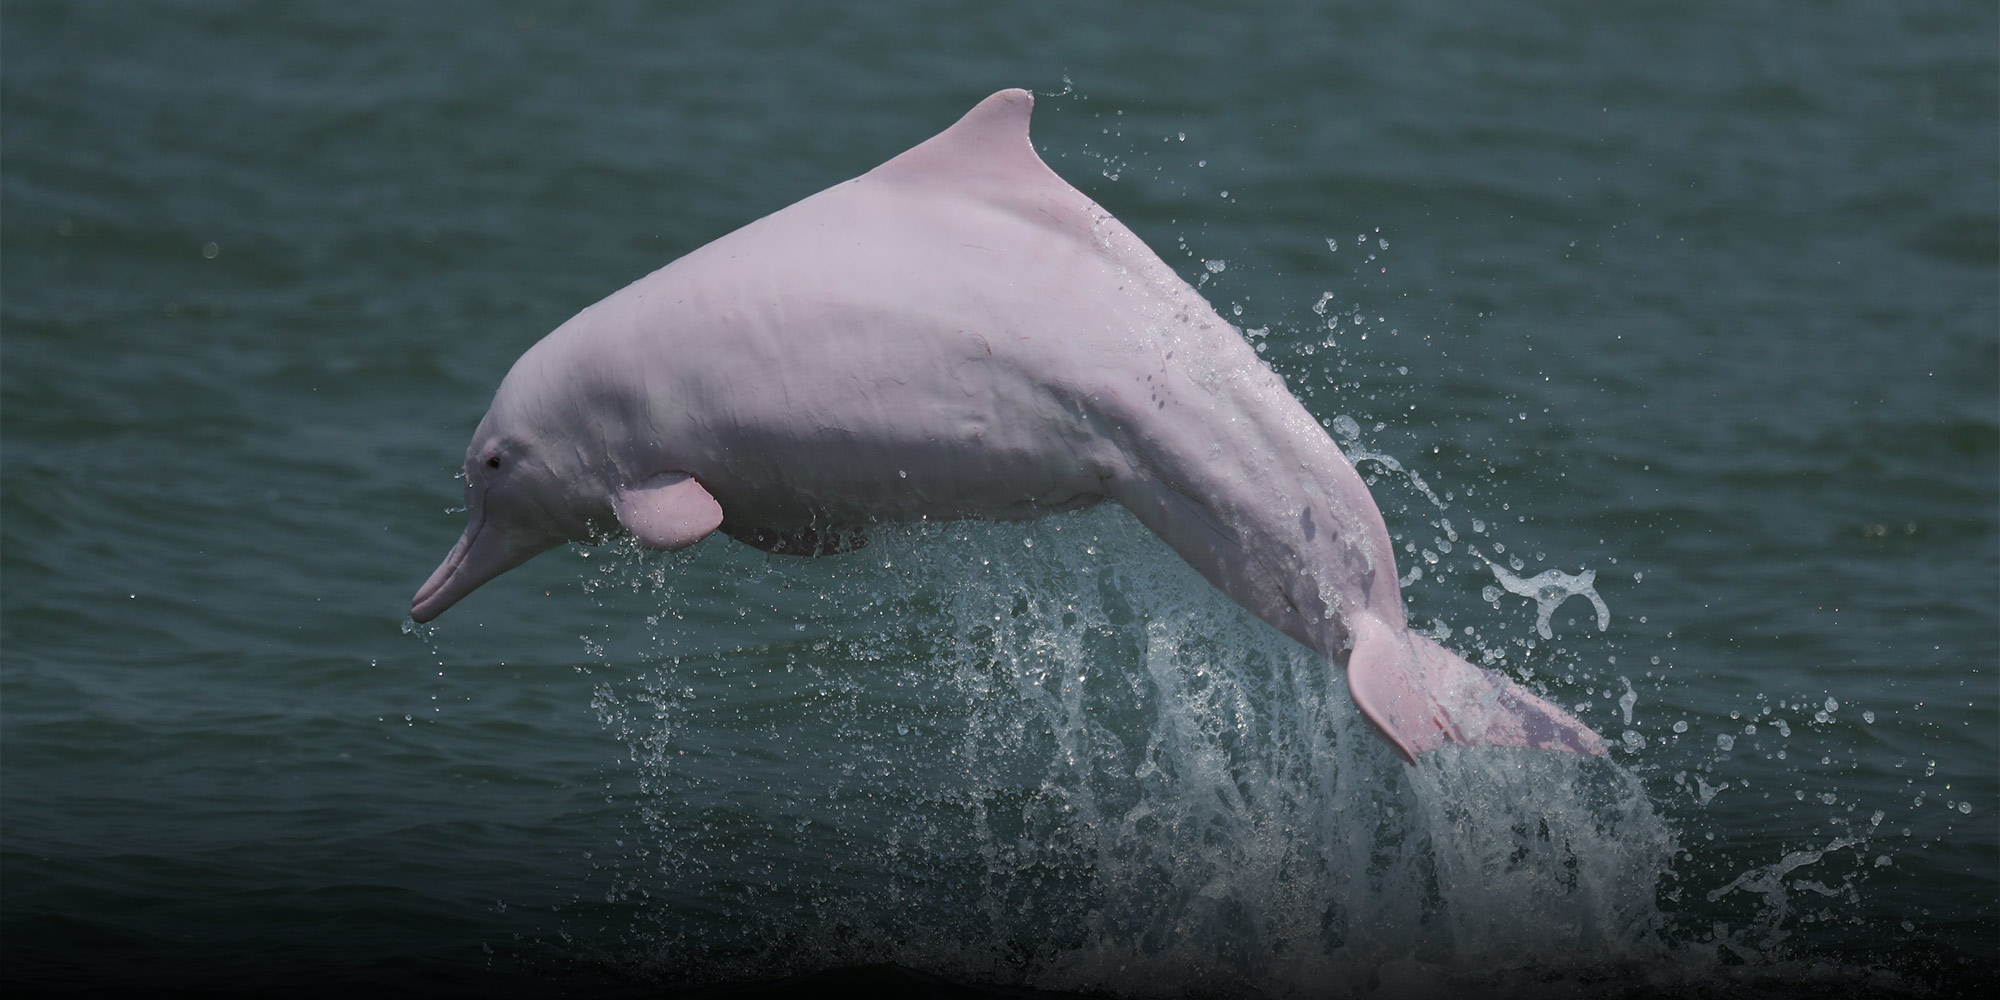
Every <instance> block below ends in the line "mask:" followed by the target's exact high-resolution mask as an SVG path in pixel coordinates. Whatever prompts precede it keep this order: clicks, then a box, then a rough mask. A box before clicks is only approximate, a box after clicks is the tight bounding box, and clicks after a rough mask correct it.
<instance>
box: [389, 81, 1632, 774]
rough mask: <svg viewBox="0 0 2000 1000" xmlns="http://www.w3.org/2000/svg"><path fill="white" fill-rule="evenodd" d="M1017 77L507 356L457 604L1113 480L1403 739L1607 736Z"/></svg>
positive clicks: (1150, 523)
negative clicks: (1155, 240)
mask: <svg viewBox="0 0 2000 1000" xmlns="http://www.w3.org/2000/svg"><path fill="white" fill-rule="evenodd" d="M1033 105H1034V99H1033V97H1031V96H1030V95H1029V94H1028V93H1027V92H1026V91H1022V90H1006V91H1002V92H1000V93H998V94H994V95H993V96H992V97H989V98H987V99H986V100H984V101H982V102H980V104H979V106H977V107H975V108H973V109H972V110H971V111H970V112H968V113H967V114H966V115H965V117H963V118H961V119H959V121H958V123H957V124H955V125H953V126H952V127H950V128H948V129H946V130H945V131H944V132H943V133H941V134H939V135H938V136H936V137H935V138H933V139H931V140H929V141H928V142H925V143H923V144H921V145H919V146H917V147H916V148H914V149H911V150H909V151H908V152H906V153H903V154H902V155H901V156H898V157H896V158H895V159H892V160H890V161H889V162H887V163H884V164H882V165H881V166H879V167H877V168H875V169H874V170H871V171H869V172H868V173H866V174H863V175H862V176H860V177H857V178H855V179H853V180H850V181H847V182H846V183H844V184H839V185H836V186H835V187H833V188H830V189H828V190H826V191H822V192H820V193H819V194H816V195H814V196H812V197H810V198H807V199H806V200H804V201H801V202H799V203H798V204H796V205H793V206H791V207H789V208H786V209H784V210H782V211H779V212H777V213H775V214H773V215H770V216H766V217H765V218H762V219H759V220H757V221H756V222H753V223H751V224H749V225H747V226H744V227H743V228H742V229H739V230H737V231H736V232H733V233H731V234H729V235H727V236H724V237H722V238H721V239H718V240H716V241H715V242H713V243H710V244H708V245H707V246H704V247H702V248H701V249H699V250H696V251H694V252H693V253H690V254H688V255H687V256H685V257H682V258H681V259H679V260H676V261H674V262H673V263H671V264H668V265H667V266H666V267H663V268H661V269H660V270H658V271H655V272H653V273H652V274H650V275H648V276H646V277H644V278H641V279H639V280H638V281H636V282H633V283H632V284H631V285H629V286H627V287H625V288H624V289H622V290H620V291H618V292H617V293H615V294H613V295H612V296H611V297H609V298H607V299H605V300H604V301H602V302H599V303H597V304H596V305H593V306H591V307H590V308H588V309H585V310H584V311H583V312H581V313H579V314H577V316H576V317H575V318H573V319H571V320H570V321H569V322H567V323H564V324H563V325H562V326H560V327H558V328H557V329H556V330H555V332H554V333H551V334H549V335H548V337H546V338H544V339H543V340H542V341H541V342H540V343H538V344H536V345H535V346H534V347H532V348H530V349H529V350H528V352H527V353H526V354H525V355H522V357H521V359H520V360H519V361H517V362H515V364H514V367H513V370H512V371H510V372H508V373H507V377H506V379H505V380H504V381H502V382H501V383H500V389H499V391H498V392H497V393H496V394H495V395H494V399H493V406H492V408H491V409H490V410H488V411H487V414H486V418H485V419H484V420H482V421H480V423H479V429H478V430H477V431H476V432H474V434H473V436H472V445H471V447H470V448H469V449H468V450H467V451H466V455H465V505H466V509H467V514H468V519H469V523H468V524H467V525H466V529H465V535H464V537H462V538H460V539H459V542H458V544H457V545H456V546H455V547H453V549H452V550H451V554H450V555H449V556H447V557H445V561H444V564H443V565H441V566H439V567H438V569H437V572H435V573H433V574H431V577H430V579H429V580H428V581H427V582H425V583H424V585H423V587H422V589H420V590H418V591H417V594H416V599H415V602H414V605H413V607H412V608H411V615H412V616H413V617H414V618H415V619H416V620H417V621H420V622H423V621H429V620H431V619H433V618H435V617H437V616H438V615H439V614H440V613H442V612H443V611H444V610H445V609H446V608H449V607H451V606H452V605H453V604H454V603H456V602H457V601H458V600H459V599H460V598H463V597H464V596H465V595H466V594H469V593H471V592H472V591H473V590H474V589H476V588H478V587H479V586H480V585H481V584H483V583H485V582H486V581H488V580H491V579H493V578H494V577H495V576H498V575H500V574H501V573H504V572H506V571H507V570H509V569H512V568H513V567H515V566H518V565H520V564H521V563H523V562H525V561H527V560H528V559H529V558H530V557H532V556H534V555H535V554H537V553H539V552H542V551H544V550H546V549H549V548H552V547H554V546H556V545H559V544H561V543H563V542H566V541H572V540H583V539H588V538H592V537H602V536H603V535H604V534H605V533H607V532H610V531H613V530H616V528H617V527H620V526H622V527H623V529H624V530H626V531H629V532H631V533H632V534H633V535H635V536H637V538H638V540H639V542H640V543H641V544H643V545H646V546H649V547H652V548H656V549H669V550H671V549H678V548H682V547H684V546H687V545H691V544H693V543H694V542H696V541H698V540H700V539H701V538H703V537H705V536H707V535H708V534H710V533H711V532H714V531H716V530H717V529H720V530H721V531H723V532H724V533H726V534H729V535H731V536H732V537H735V538H737V539H739V540H741V541H744V542H747V543H749V544H751V545H756V546H759V547H762V548H766V549H769V550H771V551H775V552H785V553H792V554H798V555H811V554H820V553H828V552H834V551H839V550H840V549H842V548H847V547H852V545H854V544H858V543H859V534H858V532H859V530H860V529H861V528H862V527H863V526H865V525H867V524H868V523H869V522H874V521H904V520H914V519H917V518H920V517H927V518H932V519H944V518H992V519H1005V520H1012V519H1019V518H1030V517H1036V516H1039V515H1042V514H1046V513H1050V512H1053V511H1064V510H1072V509H1075V508H1078V507H1084V506H1088V505H1090V504H1094V503H1097V502H1098V501H1100V500H1103V499H1106V498H1110V499H1113V500H1116V501H1118V502H1119V503H1122V504H1124V505H1125V506H1126V507H1127V508H1128V509H1130V510H1131V511H1132V513H1133V514H1135V515H1137V516H1138V518H1139V520H1140V521H1142V522H1144V523H1145V525H1146V526H1147V527H1148V528H1151V529H1152V530H1153V532H1154V533H1155V534H1157V535H1159V536H1160V538H1161V539H1162V540H1164V541H1165V542H1166V543H1167V544H1168V545H1170V546H1172V547H1173V549H1174V551H1176V552H1178V553H1180V555H1181V557H1182V558H1184V559H1186V560H1187V561H1188V562H1189V563H1191V564H1193V566H1194V567H1195V568H1196V569H1198V570H1200V571H1201V573H1202V575H1203V576H1205V577H1207V578H1208V580H1209V582H1211V583H1213V584H1214V585H1215V586H1216V587H1218V588H1220V589H1221V590H1222V592H1223V593H1225V594H1228V595H1229V596H1230V597H1231V598H1234V599H1235V600H1236V602H1237V603H1239V604H1241V605H1243V606H1244V607H1245V608H1247V609H1249V610H1250V611H1251V612H1252V613H1253V614H1255V615H1256V616H1257V617H1259V618H1262V619H1263V620H1264V621H1266V622H1269V623H1270V624H1272V625H1274V626H1276V627H1277V628H1278V629H1280V630H1281V631H1283V632H1284V633H1285V634H1286V635H1289V636H1291V637H1292V638H1294V639H1296V640H1298V641H1299V642H1301V643H1304V644H1305V645H1306V646H1308V647H1310V648H1312V649H1314V650H1317V651H1318V652H1320V653H1321V654H1323V655H1325V656H1327V657H1329V658H1331V659H1333V660H1335V661H1345V663H1346V665H1347V683H1348V688H1349V690H1350V691H1351V692H1352V693H1353V696H1354V701H1355V704H1356V705H1358V706H1359V707H1360V709H1361V711H1362V713H1363V714H1364V715H1365V716H1366V717H1367V719H1368V721H1369V722H1370V723H1372V724H1373V726H1374V727H1375V729H1376V730H1377V731H1378V732H1379V733H1380V734H1381V736H1382V738H1383V739H1384V740H1386V741H1387V742H1388V743H1389V744H1390V745H1391V746H1392V747H1394V748H1395V749H1396V751H1397V752H1398V753H1400V754H1401V755H1402V756H1403V757H1404V758H1406V759H1408V760H1411V761H1414V760H1415V755H1416V754H1417V753H1418V752H1420V751H1425V750H1430V749H1434V748H1436V747H1438V746H1441V745H1442V744H1443V743H1444V741H1446V740H1452V741H1455V742H1458V743H1464V744H1475V745H1479V744H1485V745H1497V746H1521V747H1537V748H1544V749H1551V750H1567V751H1571V752H1577V753H1589V754H1601V753H1603V752H1604V749H1603V744H1602V742H1601V741H1600V740H1599V738H1598V736H1597V734H1596V733H1593V732H1591V731H1590V729H1589V728H1587V727H1585V726H1584V725H1583V724H1582V723H1580V722H1578V721H1577V720H1576V719H1574V718H1572V717H1571V716H1570V715H1569V714H1568V713H1566V712H1564V711H1563V710H1562V709H1560V708H1557V707H1556V706H1554V705H1551V704H1549V703H1548V702H1546V701H1544V700H1542V699H1541V698H1539V697H1536V696H1535V695H1533V694H1531V693H1529V692H1528V691H1527V690H1525V689H1523V688H1521V687H1520V686H1519V685H1517V684H1515V683H1513V682H1512V681H1510V680H1507V679H1506V678H1504V677H1501V676H1499V675H1496V674H1493V673H1489V672H1487V671H1485V670H1481V669H1479V668H1478V667H1475V666H1473V665H1472V664H1470V663H1467V662H1466V661H1465V660H1463V659H1461V658H1459V657H1458V656H1456V655H1454V654H1453V653H1451V652H1450V651H1448V650H1446V649H1444V648H1443V647H1442V646H1439V645H1438V644H1437V643H1435V642H1432V641H1431V640H1429V639H1427V638H1424V637H1422V636H1419V635H1416V634H1414V633H1412V632H1411V631H1410V629H1409V628H1408V627H1407V625H1406V623H1405V620H1404V613H1403V601H1402V594H1401V592H1400V590H1399V588H1398V586H1397V582H1396V581H1397V576H1396V561H1395V554H1394V552H1393V551H1391V548H1390V543H1389V535H1388V531H1387V528H1386V527H1385V526H1384V524H1383V521H1382V515H1381V512H1380V511H1378V510H1377V509H1376V507H1375V502H1374V500H1373V499H1372V498H1371V497H1370V496H1369V494H1368V490H1367V487H1366V486H1365V485H1364V484H1363V483H1362V481H1361V479H1360V477H1359V476H1357V475H1356V474H1355V472H1354V469H1353V467H1352V466H1350V465H1349V464H1348V463H1347V460H1346V459H1345V458H1344V457H1343V456H1342V455H1341V453H1340V450H1339V449H1338V448H1336V447H1335V446H1334V443H1333V441H1332V440H1331V439H1330V438H1328V437H1327V435H1326V433H1325V432H1324V431H1323V430H1321V428H1320V425H1319V424H1318V423H1317V422H1315V421H1314V420H1313V418H1312V416H1311V415H1310V414H1308V413H1307V412H1306V410H1305V407H1303V406H1301V405H1300V404H1299V402H1298V400H1297V399H1295V398H1294V397H1293V396H1292V395H1291V393H1290V392H1288V391H1287V390H1286V389H1285V385H1284V383H1283V381H1281V380H1280V379H1279V378H1278V376H1277V375H1276V374H1274V373H1273V372H1272V371H1271V370H1270V369H1269V368H1267V367H1265V365H1264V364H1263V362H1262V361H1260V360H1259V359H1258V357H1257V354H1256V352H1255V351H1253V350H1251V349H1250V347H1249V345H1248V344H1246V343H1245V341H1244V340H1243V337H1242V336H1241V335H1240V334H1239V333H1238V332H1237V330H1236V329H1234V328H1233V327H1231V326H1230V325H1229V324H1228V323H1227V322H1225V321H1223V319H1222V318H1221V317H1220V316H1217V315H1216V314H1215V312H1214V310H1212V309H1211V308H1210V307H1209V305H1208V303H1207V302H1205V301H1203V300H1202V298H1201V297H1200V296H1199V295H1198V294H1196V292H1195V291H1194V289H1192V288H1190V287H1188V285H1187V283H1186V282H1183V281H1182V280H1181V279H1180V278H1179V277H1178V276H1176V275H1175V274H1174V272H1173V270H1172V269H1171V268H1169V267H1168V266H1167V265H1166V264H1165V263H1164V262H1163V261H1161V260H1160V258H1159V257H1158V256H1156V255H1155V254H1154V253H1153V252H1152V251H1151V250H1149V249H1147V247H1146V245H1145V244H1144V243H1141V242H1140V241H1139V238H1138V237H1136V236H1134V235H1133V234H1132V232H1131V230H1128V229H1126V228H1125V227H1124V226H1123V225H1121V224H1120V223H1119V222H1118V220H1117V219H1114V218H1112V217H1111V215H1110V213H1108V212H1106V211H1105V210H1104V209H1102V208H1100V207H1098V206H1097V205H1096V203H1094V202H1092V201H1091V200H1090V199H1089V198H1087V197H1085V196H1084V195H1083V193H1082V192H1080V191H1078V190H1077V189H1075V188H1073V187H1071V186H1069V185H1068V184H1067V183H1065V182H1064V181H1063V180H1062V178H1060V177H1057V176H1056V175H1055V173H1054V172H1053V171H1051V170H1050V169H1049V168H1048V166H1047V165H1046V164H1044V163H1043V162H1042V161H1041V159H1040V158H1039V157H1038V156H1036V155H1035V151H1034V148H1033V146H1032V145H1031V144H1030V143H1029V140H1028V117H1029V112H1030V110H1031V109H1032V108H1033Z"/></svg>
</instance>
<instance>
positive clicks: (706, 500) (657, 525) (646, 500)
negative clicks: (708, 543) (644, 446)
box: [611, 472, 722, 552]
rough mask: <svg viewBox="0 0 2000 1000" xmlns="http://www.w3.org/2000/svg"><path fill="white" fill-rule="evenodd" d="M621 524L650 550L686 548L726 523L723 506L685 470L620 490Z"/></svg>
mask: <svg viewBox="0 0 2000 1000" xmlns="http://www.w3.org/2000/svg"><path fill="white" fill-rule="evenodd" d="M611 509H612V510H613V511H614V512H615V513H617V515H618V523H619V524H622V525H624V526H625V530H626V531H629V532H631V533H632V534H633V536H634V537H636V538H638V539H639V544H641V545H644V546H645V547H647V548H649V549H665V550H667V551H669V552H671V551H673V550H675V549H684V548H686V547H688V546H690V545H693V544H694V543H696V542H698V541H701V540H702V539H703V538H706V537H708V535H709V533H710V532H712V531H714V530H715V529H716V528H717V527H719V526H721V524H722V505H721V504H718V503H716V502H715V498H714V497H712V496H709V495H708V491H707V490H705V489H702V488H701V484H700V483H697V482H695V481H694V477H692V476H689V475H688V474H686V473H684V472H668V473H663V474H661V475H657V476H654V477H652V478H651V479H648V480H646V481H645V482H642V483H639V484H637V485H634V486H627V487H626V488H624V489H622V490H619V491H618V495H617V496H616V497H614V498H612V501H611Z"/></svg>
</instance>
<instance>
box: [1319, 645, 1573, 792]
mask: <svg viewBox="0 0 2000 1000" xmlns="http://www.w3.org/2000/svg"><path fill="white" fill-rule="evenodd" d="M1352 624H1353V635H1354V650H1353V652H1352V653H1350V654H1349V656H1348V659H1347V687H1348V690H1349V691H1351V692H1353V694H1354V703H1355V704H1356V705H1357V706H1359V707H1360V709H1361V714H1362V715H1363V716H1364V717H1366V718H1367V719H1368V721H1369V723H1370V724H1372V725H1373V726H1374V727H1375V728H1376V729H1377V730H1378V731H1380V732H1381V734H1382V736H1383V738H1384V739H1386V740H1388V741H1389V743H1390V745H1391V746H1394V747H1395V748H1396V750H1397V752H1399V753H1401V754H1402V755H1403V758H1404V759H1405V760H1408V761H1409V762H1410V763H1412V764H1414V763H1416V757H1417V754H1419V753H1422V752H1424V751H1426V750H1435V749H1437V748H1438V747H1440V746H1443V745H1444V742H1445V741H1446V740H1450V741H1452V742H1454V743H1461V744H1465V745H1467V746H1500V747H1529V748H1532V749H1536V750H1562V751H1566V752H1569V753H1582V754H1593V755H1596V754H1602V753H1604V741H1603V740H1602V739H1600V738H1599V737H1598V735H1597V734H1596V733H1594V732H1592V731H1591V730H1590V727H1588V726H1586V725H1584V724H1583V723H1581V722H1578V721H1577V720H1576V718H1575V717H1574V716H1571V715H1570V714H1569V713H1568V712H1565V711H1563V710H1562V709H1560V708H1557V707H1556V706H1554V705H1552V704H1549V703H1548V702H1547V701H1544V700H1542V699H1541V698H1539V697H1537V696H1535V695H1534V694H1532V693H1530V692H1529V691H1528V690H1527V689H1526V688H1523V687H1521V686H1520V685H1519V684H1516V683H1514V682H1513V681H1511V680H1508V679H1507V678H1505V677H1502V676H1500V675H1499V674H1496V673H1492V672H1491V671H1487V670H1481V669H1480V668H1478V667H1475V666H1473V665H1472V664H1470V663H1467V662H1466V661H1465V660H1463V659H1461V658H1459V657H1458V656H1457V655H1456V654H1454V653H1452V652H1451V651H1450V650H1448V649H1445V648H1444V647H1443V646H1440V645H1438V644H1437V643H1435V642H1432V641H1431V640H1429V639H1426V638H1424V637H1423V636H1420V635H1417V634H1415V633H1413V632H1411V631H1410V630H1409V629H1407V628H1403V627H1400V626H1391V625H1389V624H1388V623H1386V622H1383V621H1380V620H1378V619H1375V618H1373V617H1369V616H1365V615H1363V616H1357V618H1356V620H1355V621H1354V622H1353V623H1352Z"/></svg>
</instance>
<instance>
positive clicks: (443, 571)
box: [410, 511, 486, 622]
mask: <svg viewBox="0 0 2000 1000" xmlns="http://www.w3.org/2000/svg"><path fill="white" fill-rule="evenodd" d="M485 527H486V516H485V512H484V511H481V512H480V513H479V514H477V515H475V517H474V520H473V521H472V522H471V523H469V524H467V525H466V526H465V533H464V534H463V535H460V536H459V537H458V544H457V545H454V546H452V547H451V552H450V553H449V554H447V555H446V556H445V557H444V562H442V563H440V564H439V565H438V568H437V569H436V570H435V571H433V572H432V573H431V577H430V579H428V580H425V581H424V585H423V586H422V587H419V588H417V596H416V597H414V598H412V599H411V601H410V613H411V616H412V617H414V618H416V619H417V620H418V621H420V622H421V621H428V620H430V618H434V617H436V616H437V615H436V612H442V611H443V610H444V608H438V609H436V612H433V613H432V614H430V615H428V616H426V615H425V614H424V611H425V610H426V609H425V607H424V605H425V604H427V603H429V602H430V600H431V599H432V598H434V597H436V596H437V594H438V593H439V592H440V591H442V590H444V589H445V587H446V585H448V584H450V583H451V581H452V578H453V577H456V576H457V575H458V571H459V569H460V568H461V567H463V566H464V565H465V557H466V556H467V555H469V554H470V553H471V552H472V545H473V543H474V542H475V541H476V540H478V538H479V532H480V530H481V529H483V528H485Z"/></svg>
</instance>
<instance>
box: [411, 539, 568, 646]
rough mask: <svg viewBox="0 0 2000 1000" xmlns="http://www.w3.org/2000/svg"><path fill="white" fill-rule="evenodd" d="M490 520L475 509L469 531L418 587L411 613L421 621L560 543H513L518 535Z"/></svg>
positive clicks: (439, 613)
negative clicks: (494, 526)
mask: <svg viewBox="0 0 2000 1000" xmlns="http://www.w3.org/2000/svg"><path fill="white" fill-rule="evenodd" d="M489 523H490V522H489V521H488V519H487V518H486V517H484V516H480V514H479V513H478V512H475V513H474V516H473V519H472V521H471V523H469V524H467V525H466V526H465V534H464V535H462V536H460V537H459V539H458V544H457V545H454V546H452V547H451V554H450V555H447V556H445V557H444V562H443V563H441V564H439V565H438V568H437V571H436V572H434V573H432V574H431V578H430V579H428V580H426V581H424V585H423V586H422V587H419V588H417V596H416V597H415V598H414V599H413V600H412V601H411V602H410V617H412V618H414V619H416V620H417V621H419V622H427V621H430V620H431V619H433V618H436V617H437V616H439V615H441V614H444V612H445V609H446V608H449V607H451V606H452V605H454V604H457V603H458V601H459V598H462V597H464V596H465V595H467V594H470V593H472V592H473V591H475V590H478V589H479V587H480V586H481V585H482V584H484V583H485V582H486V581H488V580H491V579H493V578H494V577H496V576H499V575H500V574H502V573H505V572H507V571H508V570H510V569H513V568H514V567H516V566H519V565H521V564H522V563H524V562H527V561H528V560H530V559H533V558H534V557H535V556H536V555H538V554H540V553H542V552H544V551H546V550H548V549H550V548H553V547H555V545H557V544H559V543H558V542H553V541H552V542H548V543H546V544H542V545H517V544H513V542H514V541H515V539H512V538H510V537H508V533H507V532H505V531H501V530H497V529H493V530H488V524H489Z"/></svg>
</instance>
